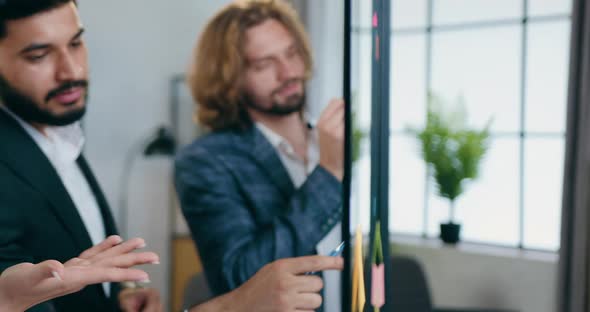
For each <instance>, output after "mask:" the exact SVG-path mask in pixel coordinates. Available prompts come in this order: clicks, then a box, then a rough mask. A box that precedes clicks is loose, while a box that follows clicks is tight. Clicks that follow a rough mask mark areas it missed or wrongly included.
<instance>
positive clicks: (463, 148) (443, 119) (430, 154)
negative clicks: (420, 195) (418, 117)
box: [416, 95, 490, 244]
mask: <svg viewBox="0 0 590 312" xmlns="http://www.w3.org/2000/svg"><path fill="white" fill-rule="evenodd" d="M441 104H442V103H441V101H440V99H438V98H437V97H435V96H433V95H431V96H430V97H429V107H428V116H427V121H426V126H425V128H424V129H422V130H421V131H417V132H416V135H417V137H418V139H419V141H420V143H421V149H422V157H423V159H424V161H425V162H426V164H427V166H428V167H429V169H430V173H431V175H432V176H433V177H434V180H435V182H436V185H437V191H438V194H439V195H440V196H441V197H444V198H447V199H448V200H449V206H450V209H449V221H448V223H444V224H441V225H440V231H441V233H440V237H441V239H442V240H443V241H444V242H445V243H450V244H454V243H457V242H458V241H459V237H460V230H461V225H460V224H458V223H456V222H455V203H456V199H457V198H458V197H459V196H460V195H461V194H462V193H463V192H464V188H465V183H466V182H467V181H470V180H473V179H475V178H477V176H478V167H479V163H480V161H481V160H482V158H483V157H484V155H485V153H486V151H487V149H488V141H489V136H490V135H489V126H490V123H489V122H488V124H487V126H486V127H485V128H484V129H483V130H474V129H470V128H469V127H467V124H466V119H467V118H466V113H465V110H464V105H462V104H463V103H462V101H461V100H459V103H458V105H457V108H456V109H455V110H454V111H452V112H450V113H448V114H445V113H444V112H443V109H442V105H441Z"/></svg>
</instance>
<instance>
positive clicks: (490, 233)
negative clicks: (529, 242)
mask: <svg viewBox="0 0 590 312" xmlns="http://www.w3.org/2000/svg"><path fill="white" fill-rule="evenodd" d="M518 147H519V144H518V139H517V138H495V139H493V140H492V141H491V144H490V149H489V151H488V153H487V155H486V157H485V158H484V160H483V161H482V163H481V166H480V172H479V173H480V176H479V178H478V179H477V180H476V181H469V182H467V183H466V184H465V193H464V194H462V195H461V196H460V197H459V198H458V199H457V202H456V207H457V209H456V215H457V221H458V222H459V223H461V226H462V229H461V238H462V239H463V240H466V241H475V242H483V243H493V244H502V245H509V246H516V245H517V244H518V226H519V222H518V220H519V210H518V194H519V191H518V189H519V182H518V181H519V179H518V172H519V170H518V167H519V157H518V154H519V152H518ZM429 192H430V197H429V204H430V209H429V235H433V236H438V235H439V224H440V223H441V222H443V223H446V222H447V221H448V219H449V203H448V200H446V199H442V198H440V197H439V196H437V191H436V186H435V184H434V183H431V185H430V190H429Z"/></svg>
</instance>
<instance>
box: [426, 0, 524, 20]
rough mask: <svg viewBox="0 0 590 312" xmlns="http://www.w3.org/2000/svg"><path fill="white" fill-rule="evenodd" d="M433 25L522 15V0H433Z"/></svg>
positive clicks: (519, 16) (501, 18) (502, 18)
mask: <svg viewBox="0 0 590 312" xmlns="http://www.w3.org/2000/svg"><path fill="white" fill-rule="evenodd" d="M433 3H434V16H433V23H434V25H441V24H457V23H466V22H482V21H490V20H505V19H514V18H521V17H522V0H477V1H474V0H433Z"/></svg>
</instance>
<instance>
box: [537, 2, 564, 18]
mask: <svg viewBox="0 0 590 312" xmlns="http://www.w3.org/2000/svg"><path fill="white" fill-rule="evenodd" d="M571 11H572V0H529V16H542V15H555V14H568V15H569V14H571Z"/></svg>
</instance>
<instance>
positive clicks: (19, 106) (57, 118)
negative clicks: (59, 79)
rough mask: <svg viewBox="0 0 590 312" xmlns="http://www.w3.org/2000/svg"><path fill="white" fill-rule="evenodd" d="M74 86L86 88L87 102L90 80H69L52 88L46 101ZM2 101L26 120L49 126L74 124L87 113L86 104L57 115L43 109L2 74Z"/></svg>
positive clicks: (0, 84)
mask: <svg viewBox="0 0 590 312" xmlns="http://www.w3.org/2000/svg"><path fill="white" fill-rule="evenodd" d="M74 87H82V88H84V89H85V91H86V92H85V96H84V99H83V101H84V102H85V103H86V100H87V99H88V91H87V90H88V88H87V87H88V81H86V80H76V81H69V82H66V83H64V84H62V85H61V86H59V87H58V88H55V89H53V90H51V91H50V92H49V93H48V94H47V96H46V97H45V103H47V102H49V100H51V99H52V98H53V97H55V96H56V95H58V94H59V93H61V92H64V91H66V90H68V89H70V88H74ZM0 101H1V102H2V103H3V104H4V106H6V108H8V109H9V110H10V111H11V112H12V113H14V114H15V115H17V116H18V117H20V118H21V119H23V120H24V121H26V122H29V123H37V124H42V125H49V126H66V125H69V124H72V123H74V122H76V121H78V120H80V119H81V118H82V117H83V116H84V114H85V113H86V105H83V106H82V107H81V108H78V109H75V110H71V111H68V112H67V113H64V114H61V115H55V114H53V113H52V112H50V111H48V110H46V109H43V108H42V105H39V104H37V102H35V100H33V99H32V98H31V97H30V96H28V95H26V94H24V93H22V92H20V91H18V90H17V89H16V88H14V87H12V86H11V85H10V84H9V83H8V81H6V79H4V77H2V76H0ZM72 104H74V103H72Z"/></svg>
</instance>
